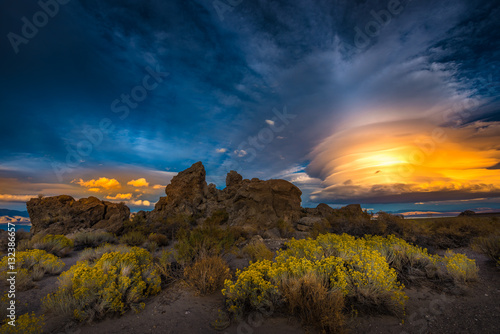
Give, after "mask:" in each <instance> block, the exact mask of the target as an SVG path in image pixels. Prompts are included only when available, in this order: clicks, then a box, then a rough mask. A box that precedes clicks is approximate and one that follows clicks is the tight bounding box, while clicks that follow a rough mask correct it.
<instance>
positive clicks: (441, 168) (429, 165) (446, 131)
mask: <svg viewBox="0 0 500 334" xmlns="http://www.w3.org/2000/svg"><path fill="white" fill-rule="evenodd" d="M499 163H500V122H489V123H483V122H476V123H472V124H468V125H467V126H462V127H448V128H439V127H435V126H433V125H432V124H429V123H426V122H424V121H415V120H413V121H401V122H387V123H375V124H370V125H365V126H361V127H358V128H354V129H352V128H351V129H348V130H345V131H343V132H339V133H337V134H335V135H333V136H331V137H330V138H328V139H326V140H325V141H324V142H323V143H322V144H321V145H319V146H318V147H316V149H315V150H314V151H313V153H312V159H311V164H310V165H309V167H308V173H309V175H312V176H316V177H319V178H320V179H322V180H323V182H322V186H323V187H322V188H321V189H320V190H318V191H316V192H314V193H313V194H312V196H311V199H312V200H313V201H318V202H319V201H326V202H329V203H349V202H362V203H383V202H388V203H389V202H415V201H418V202H426V201H429V200H435V201H439V200H448V199H450V200H451V199H453V200H459V199H473V198H481V197H486V198H487V197H498V196H500V178H499V177H498V175H499V170H498V167H496V166H500V165H499Z"/></svg>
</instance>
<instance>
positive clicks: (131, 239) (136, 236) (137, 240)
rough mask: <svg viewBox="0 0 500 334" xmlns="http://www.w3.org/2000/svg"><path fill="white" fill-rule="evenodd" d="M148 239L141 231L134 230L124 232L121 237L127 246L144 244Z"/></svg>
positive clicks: (121, 240)
mask: <svg viewBox="0 0 500 334" xmlns="http://www.w3.org/2000/svg"><path fill="white" fill-rule="evenodd" d="M145 241H146V237H145V236H144V234H142V233H141V232H139V231H132V232H129V233H127V234H124V235H122V236H121V238H120V242H121V243H123V244H125V245H127V246H131V247H133V246H142V244H143V243H144V242H145Z"/></svg>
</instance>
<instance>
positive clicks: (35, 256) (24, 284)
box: [0, 249, 64, 291]
mask: <svg viewBox="0 0 500 334" xmlns="http://www.w3.org/2000/svg"><path fill="white" fill-rule="evenodd" d="M15 260H16V261H15V265H14V266H15V267H14V269H13V268H12V267H11V266H12V264H9V258H8V257H7V256H4V257H3V258H2V260H1V261H0V278H1V281H2V282H6V279H7V278H8V274H7V272H9V271H16V272H17V275H16V289H17V290H19V291H23V290H27V289H30V288H32V287H33V286H34V283H33V282H34V281H39V280H41V279H42V278H43V276H45V274H58V273H60V272H61V269H62V268H63V267H64V263H63V262H62V261H61V260H60V259H59V258H57V257H56V256H55V255H52V254H49V253H47V252H46V251H44V250H40V249H32V250H27V251H24V252H16V255H15Z"/></svg>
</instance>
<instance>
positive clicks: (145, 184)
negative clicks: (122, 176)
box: [127, 177, 149, 187]
mask: <svg viewBox="0 0 500 334" xmlns="http://www.w3.org/2000/svg"><path fill="white" fill-rule="evenodd" d="M127 184H128V185H131V186H133V187H149V182H147V181H146V179H145V178H143V177H142V178H140V179H137V180H131V181H129V182H127Z"/></svg>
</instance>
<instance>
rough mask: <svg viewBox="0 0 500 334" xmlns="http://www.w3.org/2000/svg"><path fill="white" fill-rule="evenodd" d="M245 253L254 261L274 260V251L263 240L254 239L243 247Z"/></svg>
mask: <svg viewBox="0 0 500 334" xmlns="http://www.w3.org/2000/svg"><path fill="white" fill-rule="evenodd" d="M242 251H243V253H245V254H247V255H248V256H249V257H250V259H251V260H252V261H254V262H255V261H260V260H272V259H273V256H274V253H273V252H272V251H271V250H270V249H269V248H267V246H266V245H265V244H264V243H263V242H262V241H253V242H250V243H249V244H248V245H246V246H245V247H243V250H242Z"/></svg>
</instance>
